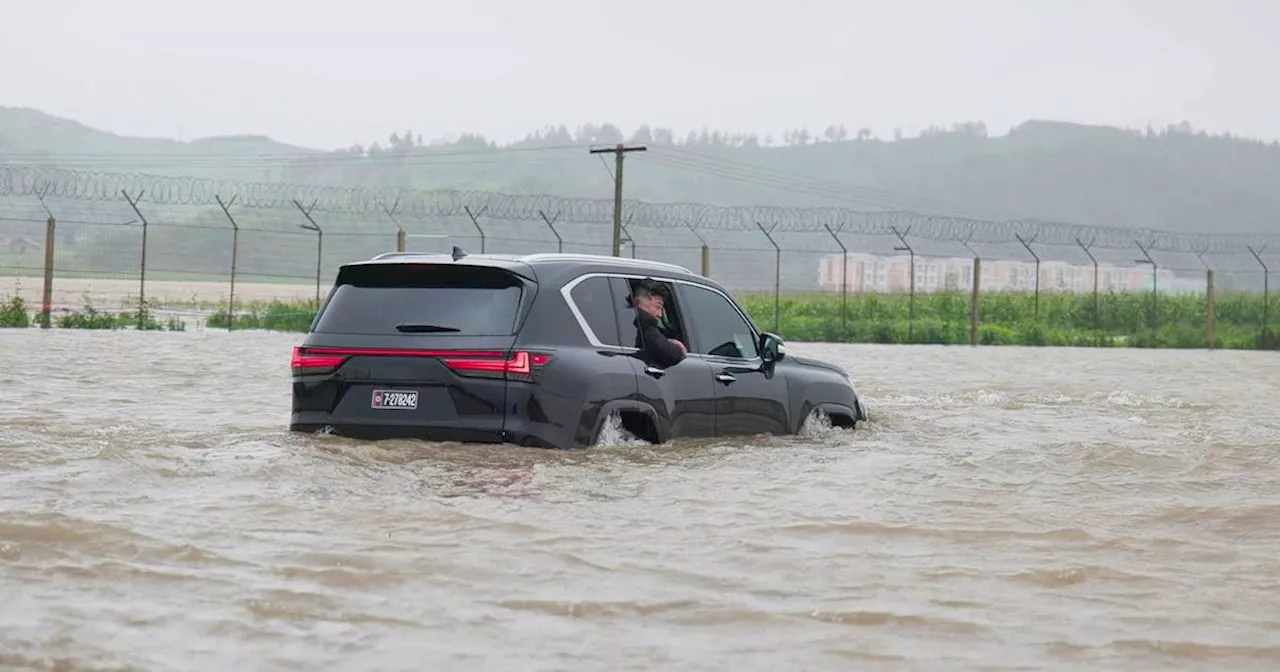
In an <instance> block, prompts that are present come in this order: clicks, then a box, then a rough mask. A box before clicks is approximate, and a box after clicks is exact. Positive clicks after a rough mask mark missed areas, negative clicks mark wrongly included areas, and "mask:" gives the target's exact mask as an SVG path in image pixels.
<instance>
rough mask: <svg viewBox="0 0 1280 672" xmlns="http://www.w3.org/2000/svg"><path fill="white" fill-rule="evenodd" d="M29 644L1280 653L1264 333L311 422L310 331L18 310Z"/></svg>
mask: <svg viewBox="0 0 1280 672" xmlns="http://www.w3.org/2000/svg"><path fill="white" fill-rule="evenodd" d="M3 337H4V341H3V347H4V354H5V363H4V364H5V365H4V370H3V372H0V585H4V586H6V587H9V590H7V591H5V594H6V600H5V602H4V603H3V605H2V606H0V667H3V668H6V669H8V668H15V669H36V670H41V669H43V670H59V669H87V670H126V669H127V670H168V669H187V670H223V669H229V668H235V667H245V668H251V669H353V668H360V669H424V668H434V667H443V668H445V669H502V670H545V669H569V668H584V667H585V668H589V669H610V670H650V669H655V668H686V669H688V668H695V669H700V670H703V669H705V670H720V669H724V670H743V669H848V668H850V667H855V668H861V667H864V666H867V667H874V668H875V669H882V668H883V669H912V670H914V669H928V670H934V669H955V670H962V669H1037V670H1040V669H1046V668H1050V669H1053V668H1059V667H1060V668H1064V669H1076V668H1079V667H1088V668H1089V669H1115V670H1129V669H1183V668H1185V669H1206V668H1212V669H1233V670H1235V669H1242V670H1243V669H1258V670H1270V669H1276V667H1277V666H1278V665H1280V647H1278V646H1276V644H1275V642H1276V641H1277V638H1278V637H1280V607H1277V606H1276V605H1280V561H1277V560H1276V558H1277V557H1280V525H1277V523H1276V521H1277V520H1280V506H1277V505H1276V503H1275V497H1274V490H1275V486H1274V484H1275V483H1276V482H1277V480H1278V479H1280V451H1277V450H1276V447H1277V446H1280V415H1277V414H1276V413H1275V410H1274V404H1267V403H1262V400H1268V399H1278V398H1280V389H1278V387H1280V383H1278V382H1277V381H1280V375H1278V374H1280V363H1277V360H1276V359H1275V358H1274V356H1271V355H1270V354H1269V353H1232V352H1212V353H1210V352H1194V351H1187V352H1172V351H1134V350H1124V349H1116V350H1085V349H1079V350H1073V349H1029V348H932V347H918V348H897V347H883V346H835V345H818V344H814V345H805V344H793V345H792V346H791V349H792V351H794V352H796V353H797V354H802V355H807V356H815V357H819V358H823V359H828V360H831V361H834V362H837V363H840V364H842V365H843V366H845V367H846V368H848V369H849V370H850V371H852V372H853V373H854V375H855V378H856V379H857V380H858V382H859V386H860V390H861V392H862V393H863V394H864V396H865V397H866V399H867V401H868V403H869V404H870V407H871V415H872V419H873V422H872V424H871V425H869V426H867V427H865V428H862V429H859V430H858V431H856V432H854V433H852V434H851V433H848V432H841V431H833V430H830V429H823V428H816V429H814V430H813V431H809V432H807V433H806V434H805V435H803V436H799V437H757V438H753V439H751V440H750V441H727V440H706V441H696V442H692V441H691V442H680V443H676V444H672V445H666V446H645V445H638V444H636V443H635V442H630V441H619V442H617V443H618V445H611V446H608V447H602V448H599V449H595V450H591V451H584V452H572V453H560V452H551V451H542V450H531V449H521V448H514V447H508V446H499V447H492V446H491V447H479V446H460V445H452V444H442V445H435V444H423V443H419V442H413V441H382V442H376V443H366V442H358V441H351V440H346V439H340V438H335V437H309V436H296V435H291V434H289V433H288V432H286V431H284V430H285V425H286V423H287V420H288V405H289V395H288V358H289V349H290V347H291V346H292V345H293V344H294V343H295V342H296V341H297V338H296V337H295V336H290V335H281V334H267V333H237V334H221V333H215V332H193V333H187V334H138V333H103V334H97V333H76V332H69V331H58V330H54V331H51V332H40V331H38V330H30V331H29V332H11V333H7V334H4V336H3Z"/></svg>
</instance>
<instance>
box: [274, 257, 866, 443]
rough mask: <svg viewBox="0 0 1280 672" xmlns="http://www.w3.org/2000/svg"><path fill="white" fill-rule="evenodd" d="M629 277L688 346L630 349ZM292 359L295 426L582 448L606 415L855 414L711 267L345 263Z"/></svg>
mask: <svg viewBox="0 0 1280 672" xmlns="http://www.w3.org/2000/svg"><path fill="white" fill-rule="evenodd" d="M641 281H645V282H646V286H649V287H652V286H654V284H653V283H655V282H656V283H658V286H661V287H663V288H664V289H665V290H666V296H665V297H664V298H665V300H666V310H665V315H664V319H665V321H666V322H667V327H668V329H669V332H668V333H671V334H673V335H674V336H675V337H677V338H678V339H679V340H680V341H682V342H683V343H685V344H687V347H688V355H687V356H686V357H685V358H684V359H683V360H682V361H680V362H679V363H677V364H675V365H673V366H670V367H667V368H665V369H664V368H662V367H660V366H657V365H656V364H655V360H654V359H652V358H651V357H649V356H648V355H646V354H645V353H644V351H642V350H641V348H640V347H639V345H640V343H639V341H638V336H639V334H640V333H642V331H641V330H640V329H638V328H637V324H638V321H637V308H635V307H634V306H633V305H632V301H631V299H632V296H631V295H632V290H633V289H634V288H635V287H636V283H638V282H641ZM292 370H293V415H292V418H291V420H290V425H289V426H290V429H291V430H293V431H299V432H318V431H325V432H329V433H333V434H337V435H341V436H349V437H356V438H363V439H382V438H395V437H416V438H421V439H426V440H432V441H458V442H481V443H512V444H517V445H524V446H541V447H550V448H584V447H588V446H591V445H592V444H593V443H594V442H595V441H596V439H597V438H598V436H599V433H600V429H601V427H603V426H604V423H605V421H606V419H607V418H608V417H609V416H610V415H616V416H617V417H618V418H619V419H620V420H621V424H622V427H623V428H624V429H626V430H627V431H628V432H630V433H631V434H633V435H635V436H636V437H637V438H640V439H644V440H647V441H650V442H654V443H659V442H664V441H667V440H668V439H673V438H683V437H711V436H729V435H749V434H795V433H798V432H799V431H800V430H801V428H802V426H803V424H804V422H805V420H806V419H808V418H809V417H810V416H811V415H813V414H815V412H822V413H825V414H826V416H827V417H829V418H830V420H831V422H832V424H833V425H835V426H839V427H853V426H854V425H855V424H856V423H857V422H858V421H863V420H866V417H867V416H866V411H865V409H864V407H863V405H862V403H861V402H860V401H859V400H858V395H857V393H856V392H855V391H854V388H853V384H852V382H851V381H850V379H849V377H848V375H847V374H846V373H845V372H844V371H842V370H841V369H840V368H838V367H835V366H832V365H829V364H825V363H822V362H818V361H814V360H809V359H802V358H799V357H794V356H792V357H787V356H786V354H785V349H784V348H783V345H782V341H781V340H780V339H779V338H778V337H777V336H775V335H773V334H769V333H763V332H761V331H760V330H759V329H758V328H757V327H756V325H755V323H754V322H753V321H752V320H751V318H750V316H749V315H747V313H746V311H744V310H743V309H742V308H741V307H740V306H739V305H738V304H737V302H735V301H734V300H733V299H732V298H731V297H730V295H729V293H728V292H727V291H725V290H724V289H723V288H722V287H720V286H719V285H718V284H717V283H715V282H713V281H711V280H709V279H707V278H705V277H702V276H700V275H697V274H695V273H693V272H691V271H689V270H688V269H686V268H682V267H680V266H675V265H671V264H664V263H658V262H652V261H644V260H635V259H627V258H622V257H610V256H595V255H581V254H530V255H523V256H514V255H492V254H489V255H484V254H481V255H470V256H468V255H467V254H466V253H464V252H463V251H462V250H460V249H458V248H454V251H453V254H452V255H445V254H437V255H431V254H420V253H403V252H394V253H387V254H382V255H378V256H377V257H374V258H373V259H371V260H368V261H361V262H355V263H350V264H345V265H343V266H342V267H341V268H340V269H339V271H338V275H337V278H336V279H335V281H334V286H333V289H332V290H331V291H330V292H329V295H328V297H327V298H326V300H325V302H324V304H323V305H322V306H321V308H320V310H319V311H318V312H317V313H316V316H315V319H314V321H313V322H312V324H311V327H310V331H309V332H308V333H307V335H306V338H305V340H304V341H303V344H302V345H301V346H299V347H296V348H294V351H293V362H292Z"/></svg>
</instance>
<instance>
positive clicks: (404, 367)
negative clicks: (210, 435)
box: [294, 263, 537, 441]
mask: <svg viewBox="0 0 1280 672" xmlns="http://www.w3.org/2000/svg"><path fill="white" fill-rule="evenodd" d="M535 290H536V285H534V284H533V283H532V281H530V280H529V279H527V278H522V277H520V276H519V275H517V274H515V273H513V272H511V271H509V270H506V269H502V268H493V267H485V266H472V265H467V264H465V263H462V264H409V263H403V264H369V265H359V266H350V267H347V268H344V269H343V271H342V272H341V273H340V274H339V276H338V279H337V281H336V283H335V287H334V290H333V292H332V293H331V294H330V296H329V299H328V301H327V302H326V304H325V306H324V308H323V310H322V311H321V312H320V314H319V315H317V317H316V320H315V322H314V323H313V325H312V329H311V332H310V333H309V334H308V336H307V339H306V344H305V346H304V347H303V349H302V350H301V352H300V353H299V355H300V358H301V359H302V360H303V361H302V362H301V366H299V363H298V362H297V361H295V368H294V376H295V386H294V389H295V394H294V397H295V399H294V404H295V411H297V410H304V411H305V410H314V411H323V412H326V413H327V414H328V416H329V417H328V418H327V422H328V424H331V425H333V426H334V427H335V428H337V429H338V430H339V431H340V432H342V431H343V428H344V427H345V428H349V429H358V428H361V427H364V428H368V429H370V430H374V429H375V428H379V427H381V428H395V427H401V428H404V427H409V426H412V427H413V428H414V430H415V432H414V433H416V434H418V435H420V436H422V437H423V438H427V439H430V440H442V441H448V440H501V437H502V433H503V430H504V425H505V423H504V420H505V414H504V407H505V399H506V380H507V377H508V376H509V375H512V374H519V373H521V372H525V373H527V372H528V371H529V370H530V368H531V367H533V366H534V365H536V364H537V361H535V360H536V358H534V357H533V356H532V355H530V354H529V353H517V352H513V350H512V346H513V344H514V343H515V340H516V333H517V329H518V323H519V321H520V320H521V319H522V317H523V314H524V312H525V311H526V310H527V306H528V304H529V302H530V301H531V300H532V295H533V293H534V291H535ZM308 364H314V365H315V366H309V365H308ZM368 433H372V434H376V433H377V431H370V432H368ZM389 433H392V434H398V432H389Z"/></svg>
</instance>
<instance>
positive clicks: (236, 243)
mask: <svg viewBox="0 0 1280 672" xmlns="http://www.w3.org/2000/svg"><path fill="white" fill-rule="evenodd" d="M238 197H239V195H238V194H237V195H234V196H232V197H231V200H230V201H228V202H226V203H223V202H222V197H221V196H219V195H217V194H214V196H213V200H215V201H217V202H218V207H220V208H222V213H223V214H225V215H226V216H227V221H228V222H231V293H230V294H229V295H228V296H227V331H231V330H232V329H235V324H236V251H237V250H239V249H240V225H239V224H236V218H235V217H232V216H231V206H233V205H235V204H236V198H238Z"/></svg>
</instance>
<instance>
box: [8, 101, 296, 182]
mask: <svg viewBox="0 0 1280 672" xmlns="http://www.w3.org/2000/svg"><path fill="white" fill-rule="evenodd" d="M321 153H322V152H321V151H319V150H315V149H310V148H306V147H297V146H294V145H287V144H284V143H280V142H276V141H274V140H271V139H270V138H267V137H264V136H258V135H242V136H225V137H216V138H203V139H198V140H192V141H186V142H183V141H178V140H170V139H166V138H139V137H129V136H122V135H117V134H115V133H109V132H107V131H102V130H98V129H95V128H91V127H89V126H86V125H84V124H82V123H80V122H78V121H73V120H70V119H63V118H61V117H55V116H53V115H50V114H46V113H44V112H41V111H39V110H33V109H30V108H24V107H2V106H0V163H28V164H37V165H52V166H59V167H67V168H75V169H79V170H90V171H93V170H99V171H110V172H144V173H156V174H161V175H191V176H198V177H210V178H222V179H243V180H276V179H280V177H281V171H280V169H281V167H283V166H284V165H287V163H289V162H292V161H296V160H298V159H299V158H301V157H304V156H307V155H314V154H321Z"/></svg>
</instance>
